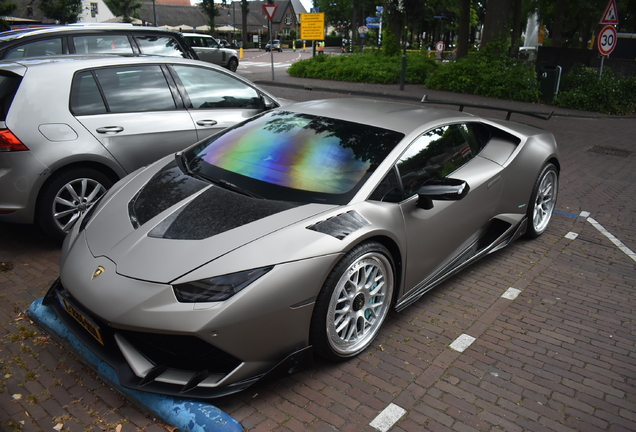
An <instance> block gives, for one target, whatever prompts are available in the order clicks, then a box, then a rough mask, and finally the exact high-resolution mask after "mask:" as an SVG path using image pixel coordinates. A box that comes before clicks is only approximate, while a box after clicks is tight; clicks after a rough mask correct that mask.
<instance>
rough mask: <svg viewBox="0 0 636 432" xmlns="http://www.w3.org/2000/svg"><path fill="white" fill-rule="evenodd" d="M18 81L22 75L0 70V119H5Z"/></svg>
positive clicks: (18, 84) (16, 89)
mask: <svg viewBox="0 0 636 432" xmlns="http://www.w3.org/2000/svg"><path fill="white" fill-rule="evenodd" d="M20 81H22V77H20V76H18V75H15V74H12V73H8V72H0V121H5V120H6V119H7V113H8V112H9V107H10V106H11V102H13V97H14V96H15V93H16V92H17V91H18V87H19V86H20Z"/></svg>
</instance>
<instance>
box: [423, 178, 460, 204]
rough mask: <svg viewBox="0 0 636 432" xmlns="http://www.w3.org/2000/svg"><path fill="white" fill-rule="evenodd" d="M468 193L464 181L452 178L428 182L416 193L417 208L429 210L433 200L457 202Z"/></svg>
mask: <svg viewBox="0 0 636 432" xmlns="http://www.w3.org/2000/svg"><path fill="white" fill-rule="evenodd" d="M468 191H470V186H468V183H466V182H465V181H464V180H458V179H453V178H442V179H435V180H432V181H431V180H429V181H428V182H426V183H425V184H424V185H423V186H422V187H421V188H420V190H419V191H417V195H418V197H419V200H418V202H417V206H418V207H419V208H422V209H424V210H430V209H432V208H433V200H437V201H459V200H460V199H462V198H464V197H465V196H466V195H467V194H468Z"/></svg>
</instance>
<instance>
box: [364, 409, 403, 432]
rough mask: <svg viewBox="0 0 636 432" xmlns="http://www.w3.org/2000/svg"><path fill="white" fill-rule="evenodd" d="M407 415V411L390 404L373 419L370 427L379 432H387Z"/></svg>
mask: <svg viewBox="0 0 636 432" xmlns="http://www.w3.org/2000/svg"><path fill="white" fill-rule="evenodd" d="M404 414H406V410H405V409H404V408H401V407H399V406H397V405H395V404H390V405H389V406H388V407H386V408H384V411H382V412H381V413H380V414H378V416H377V417H376V418H374V419H373V421H372V422H371V423H369V426H371V427H373V428H375V429H377V430H379V431H380V432H387V431H388V430H389V429H391V427H393V425H394V424H395V423H397V421H398V420H399V419H400V418H401V417H402V416H403V415H404Z"/></svg>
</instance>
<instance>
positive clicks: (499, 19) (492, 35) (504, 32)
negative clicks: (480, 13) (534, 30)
mask: <svg viewBox="0 0 636 432" xmlns="http://www.w3.org/2000/svg"><path fill="white" fill-rule="evenodd" d="M510 12H511V5H510V1H509V0H488V3H486V17H485V20H484V31H483V34H482V38H481V46H482V48H483V47H485V46H486V45H488V44H489V43H490V42H494V41H497V40H500V39H508V38H509V37H510V22H511V16H510Z"/></svg>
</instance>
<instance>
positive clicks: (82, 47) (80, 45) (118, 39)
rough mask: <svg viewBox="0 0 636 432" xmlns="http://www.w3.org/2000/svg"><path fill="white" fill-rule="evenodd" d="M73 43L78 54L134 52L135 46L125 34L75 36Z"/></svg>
mask: <svg viewBox="0 0 636 432" xmlns="http://www.w3.org/2000/svg"><path fill="white" fill-rule="evenodd" d="M73 45H75V52H76V53H78V54H90V53H98V54H133V48H132V45H131V44H130V41H129V40H128V36H127V35H125V34H106V35H94V36H74V37H73Z"/></svg>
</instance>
